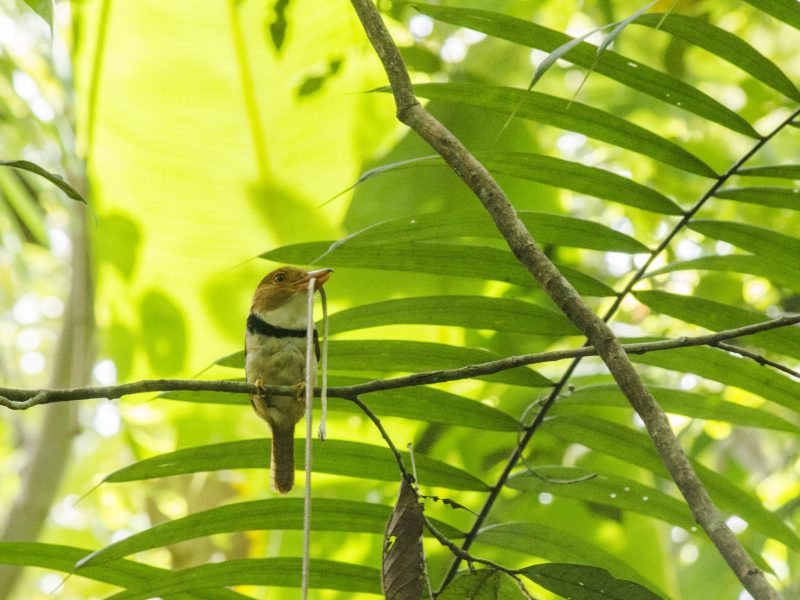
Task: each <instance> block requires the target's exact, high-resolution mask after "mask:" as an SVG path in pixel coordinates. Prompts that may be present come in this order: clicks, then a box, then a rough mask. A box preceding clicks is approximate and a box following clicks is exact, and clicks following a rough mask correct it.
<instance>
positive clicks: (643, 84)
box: [414, 4, 758, 138]
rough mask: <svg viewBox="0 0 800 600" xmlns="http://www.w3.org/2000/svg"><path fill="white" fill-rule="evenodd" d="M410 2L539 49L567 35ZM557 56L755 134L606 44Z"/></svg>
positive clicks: (703, 97) (712, 103) (496, 16)
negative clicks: (602, 49) (599, 50)
mask: <svg viewBox="0 0 800 600" xmlns="http://www.w3.org/2000/svg"><path fill="white" fill-rule="evenodd" d="M414 6H415V7H416V8H417V10H419V11H420V12H422V13H424V14H426V15H428V16H430V17H433V18H434V19H439V20H440V21H445V22H447V23H452V24H454V25H460V26H462V27H468V28H470V29H474V30H476V31H482V32H483V33H486V34H488V35H491V36H494V37H498V38H501V39H505V40H509V41H512V42H516V43H518V44H522V45H524V46H528V47H530V48H537V49H539V50H543V51H545V52H551V51H553V50H554V49H556V48H557V47H559V46H561V45H563V44H565V43H568V42H569V41H570V36H568V35H567V34H565V33H561V32H560V31H554V30H552V29H548V28H546V27H542V26H541V25H537V24H535V23H530V22H528V21H524V20H522V19H517V18H514V17H509V16H506V15H502V14H500V13H496V12H490V11H486V10H475V9H462V8H451V7H447V6H438V5H432V4H414ZM562 58H563V59H564V60H568V61H570V62H572V63H573V64H576V65H580V66H582V67H586V68H587V69H589V68H592V66H593V65H594V70H595V71H596V72H597V73H600V74H601V75H605V76H606V77H608V78H610V79H613V80H615V81H618V82H619V83H621V84H623V85H625V86H627V87H629V88H631V89H634V90H638V91H640V92H643V93H645V94H648V95H649V96H652V97H654V98H657V99H658V100H661V101H663V102H667V103H669V104H672V105H673V106H678V107H680V108H682V109H684V110H687V111H689V112H691V113H694V114H696V115H699V116H701V117H703V118H704V119H708V120H710V121H714V122H715V123H719V124H720V125H722V126H724V127H727V128H728V129H731V130H733V131H737V132H739V133H742V134H744V135H747V136H750V137H754V138H756V137H758V132H756V130H755V129H753V127H752V126H751V125H750V124H749V123H748V122H747V121H745V120H744V119H743V118H742V117H741V116H739V115H738V114H736V113H735V112H734V111H732V110H730V109H729V108H727V107H726V106H724V105H723V104H721V103H720V102H717V101H716V100H715V99H714V98H712V97H711V96H709V95H707V94H705V93H703V92H701V91H700V90H698V89H695V88H694V87H692V86H690V85H688V84H686V83H684V82H683V81H681V80H680V79H678V78H676V77H673V76H672V75H669V74H668V73H663V72H661V71H657V70H655V69H652V68H650V67H648V66H647V65H645V64H643V63H641V62H638V61H635V60H632V59H630V58H628V57H626V56H623V55H621V54H617V53H616V52H612V51H610V50H606V51H605V52H603V53H602V54H601V55H600V56H599V57H598V56H597V47H596V46H593V45H592V44H588V43H581V44H578V45H577V46H576V47H575V48H573V49H571V50H570V51H569V52H567V53H566V54H565V55H564V56H563V57H562Z"/></svg>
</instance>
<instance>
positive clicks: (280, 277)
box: [275, 273, 286, 283]
mask: <svg viewBox="0 0 800 600" xmlns="http://www.w3.org/2000/svg"><path fill="white" fill-rule="evenodd" d="M284 281H286V273H276V274H275V283H283V282H284Z"/></svg>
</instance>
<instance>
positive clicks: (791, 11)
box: [744, 0, 800, 29]
mask: <svg viewBox="0 0 800 600" xmlns="http://www.w3.org/2000/svg"><path fill="white" fill-rule="evenodd" d="M744 1H745V2H747V3H748V4H752V5H753V6H754V7H756V8H757V9H758V10H762V11H764V12H765V13H767V14H769V15H772V16H773V17H775V18H776V19H779V20H780V21H783V22H784V23H786V24H787V25H791V26H792V27H794V28H795V29H800V6H798V4H797V1H796V0H744Z"/></svg>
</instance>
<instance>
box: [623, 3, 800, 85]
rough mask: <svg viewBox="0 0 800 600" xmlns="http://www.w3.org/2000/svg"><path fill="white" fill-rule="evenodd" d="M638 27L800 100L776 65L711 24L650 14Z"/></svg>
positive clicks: (640, 21)
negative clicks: (703, 52)
mask: <svg viewBox="0 0 800 600" xmlns="http://www.w3.org/2000/svg"><path fill="white" fill-rule="evenodd" d="M635 23H636V24H638V25H644V26H646V27H652V28H658V29H660V30H662V31H666V32H667V33H670V34H671V35H673V36H675V37H679V38H681V39H683V40H686V41H687V42H689V43H690V44H694V45H695V46H698V47H700V48H703V49H704V50H707V51H708V52H711V53H712V54H715V55H716V56H718V57H719V58H721V59H722V60H725V61H727V62H729V63H731V64H732V65H733V66H735V67H738V68H740V69H742V70H743V71H745V72H746V73H749V74H750V75H751V76H752V77H754V78H755V79H758V80H759V81H761V82H762V83H765V84H766V85H768V86H769V87H771V88H772V89H774V90H776V91H778V92H780V93H781V94H783V95H784V96H787V97H789V98H791V99H792V100H800V91H798V89H797V88H796V87H795V86H794V84H793V83H792V82H791V80H790V79H789V78H788V77H787V76H786V75H785V74H784V73H783V71H781V70H780V68H778V66H776V65H775V63H773V62H772V61H771V60H769V59H768V58H767V57H766V56H764V55H763V54H761V53H760V52H759V51H758V50H756V49H755V48H753V47H752V46H751V45H750V44H748V43H747V42H745V41H744V40H743V39H742V38H740V37H738V36H736V35H734V34H733V33H729V32H727V31H725V30H724V29H720V28H719V27H716V26H714V25H712V24H711V23H709V22H708V21H705V20H703V19H700V18H698V17H690V16H687V15H680V14H676V13H669V14H667V15H663V14H656V13H651V14H649V15H642V16H641V17H639V18H638V19H636V21H635Z"/></svg>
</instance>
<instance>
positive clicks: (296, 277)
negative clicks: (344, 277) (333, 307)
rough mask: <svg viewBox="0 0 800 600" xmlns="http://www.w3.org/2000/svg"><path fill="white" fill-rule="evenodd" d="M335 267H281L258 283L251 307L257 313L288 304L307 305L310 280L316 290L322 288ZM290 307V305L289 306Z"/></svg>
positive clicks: (273, 309)
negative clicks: (313, 269)
mask: <svg viewBox="0 0 800 600" xmlns="http://www.w3.org/2000/svg"><path fill="white" fill-rule="evenodd" d="M332 272H333V269H317V270H316V271H304V270H303V269H298V268H297V267H281V268H279V269H275V270H274V271H272V272H271V273H269V274H268V275H267V276H266V277H264V279H262V280H261V283H259V284H258V287H257V288H256V291H255V293H254V294H253V304H252V306H251V308H250V310H251V311H252V312H255V313H256V314H259V313H268V312H271V311H275V310H278V309H280V308H283V307H287V306H286V305H287V304H291V305H298V308H299V307H301V306H305V304H304V302H305V299H306V294H307V293H308V282H309V281H310V280H311V279H312V278H313V279H314V280H315V281H314V291H316V290H318V289H319V288H321V287H322V286H323V285H324V283H325V282H326V281H328V278H329V277H330V276H331V273H332ZM287 308H288V307H287Z"/></svg>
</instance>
